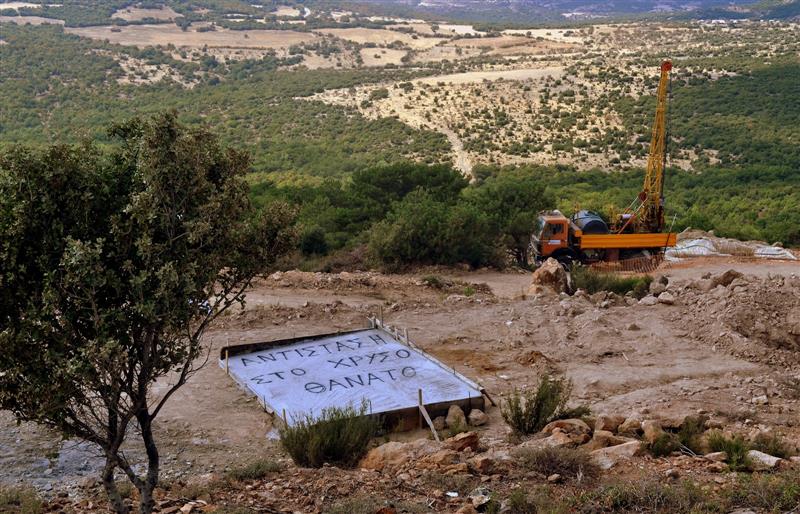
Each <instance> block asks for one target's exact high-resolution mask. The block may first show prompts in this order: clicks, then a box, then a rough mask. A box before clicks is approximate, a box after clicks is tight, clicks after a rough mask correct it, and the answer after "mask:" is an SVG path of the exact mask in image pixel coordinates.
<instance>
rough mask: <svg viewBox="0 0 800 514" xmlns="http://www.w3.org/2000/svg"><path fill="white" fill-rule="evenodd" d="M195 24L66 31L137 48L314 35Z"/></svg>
mask: <svg viewBox="0 0 800 514" xmlns="http://www.w3.org/2000/svg"><path fill="white" fill-rule="evenodd" d="M197 28H199V27H197V26H193V27H192V28H191V29H190V30H187V31H185V32H184V31H182V30H181V29H180V28H179V27H177V26H175V25H128V26H123V27H118V28H113V27H105V26H101V27H85V28H67V29H65V30H66V31H67V32H68V33H70V34H76V35H78V36H82V37H88V38H91V39H100V40H108V41H110V42H112V43H118V44H121V45H132V46H137V47H140V48H144V47H147V46H156V45H161V46H166V45H170V44H172V45H175V46H177V47H188V48H203V47H205V46H208V47H210V48H242V49H257V50H261V49H279V48H288V47H289V46H291V45H296V44H298V43H305V42H309V41H313V40H314V39H315V38H316V36H315V35H314V34H309V33H306V32H293V31H290V30H227V29H221V28H217V29H216V30H213V31H207V32H200V31H198V30H197Z"/></svg>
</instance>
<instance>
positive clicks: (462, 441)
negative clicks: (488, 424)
mask: <svg viewBox="0 0 800 514" xmlns="http://www.w3.org/2000/svg"><path fill="white" fill-rule="evenodd" d="M479 442H480V436H478V433H477V432H462V433H460V434H458V435H455V436H453V437H451V438H449V439H445V441H444V446H445V448H449V449H450V450H454V451H457V452H463V451H464V450H466V449H467V448H471V449H472V450H473V451H474V450H477V449H478V444H479Z"/></svg>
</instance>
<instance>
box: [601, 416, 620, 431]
mask: <svg viewBox="0 0 800 514" xmlns="http://www.w3.org/2000/svg"><path fill="white" fill-rule="evenodd" d="M624 422H625V418H624V417H623V416H612V415H609V414H601V415H599V416H597V419H596V420H595V422H594V429H595V430H607V431H609V432H616V431H617V429H618V428H619V426H620V425H621V424H622V423H624Z"/></svg>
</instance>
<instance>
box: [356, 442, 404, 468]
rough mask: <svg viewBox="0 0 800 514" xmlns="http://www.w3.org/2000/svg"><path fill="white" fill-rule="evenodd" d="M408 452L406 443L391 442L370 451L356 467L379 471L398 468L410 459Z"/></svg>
mask: <svg viewBox="0 0 800 514" xmlns="http://www.w3.org/2000/svg"><path fill="white" fill-rule="evenodd" d="M410 450H411V448H410V446H409V445H408V444H407V443H399V442H396V441H391V442H388V443H386V444H382V445H380V446H378V447H377V448H373V449H371V450H370V451H369V452H368V453H367V454H366V455H365V456H364V458H363V459H361V462H360V463H359V464H358V467H360V468H363V469H374V470H377V471H381V470H382V469H384V468H386V467H393V466H399V465H401V464H403V463H405V462H407V461H408V460H409V459H411V455H410V453H411V452H410Z"/></svg>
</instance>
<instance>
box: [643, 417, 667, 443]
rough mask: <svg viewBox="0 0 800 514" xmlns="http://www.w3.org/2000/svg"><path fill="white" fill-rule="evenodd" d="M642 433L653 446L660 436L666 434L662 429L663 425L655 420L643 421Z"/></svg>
mask: <svg viewBox="0 0 800 514" xmlns="http://www.w3.org/2000/svg"><path fill="white" fill-rule="evenodd" d="M642 431H643V432H644V440H645V441H647V442H648V443H650V444H653V442H654V441H655V440H656V439H658V436H660V435H661V434H663V433H664V431H663V430H662V429H661V424H660V423H659V422H658V421H655V420H647V421H643V422H642Z"/></svg>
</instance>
